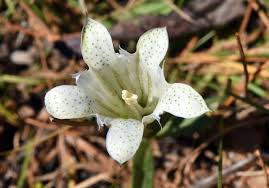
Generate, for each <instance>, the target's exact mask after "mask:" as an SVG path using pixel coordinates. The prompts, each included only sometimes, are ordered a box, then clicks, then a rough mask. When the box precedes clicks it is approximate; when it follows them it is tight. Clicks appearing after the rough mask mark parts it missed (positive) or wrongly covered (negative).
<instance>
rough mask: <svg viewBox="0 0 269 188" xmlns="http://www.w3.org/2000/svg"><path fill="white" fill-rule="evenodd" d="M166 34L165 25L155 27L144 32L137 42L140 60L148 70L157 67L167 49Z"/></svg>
mask: <svg viewBox="0 0 269 188" xmlns="http://www.w3.org/2000/svg"><path fill="white" fill-rule="evenodd" d="M168 43H169V41H168V34H167V30H166V28H165V27H163V28H156V29H152V30H149V31H147V32H146V33H144V34H143V35H142V36H141V37H140V38H139V40H138V42H137V51H138V53H139V60H140V62H141V63H142V64H143V65H144V66H145V67H147V69H148V70H154V72H155V70H156V69H157V68H158V67H159V65H160V63H161V61H162V60H163V58H164V56H165V54H166V52H167V49H168Z"/></svg>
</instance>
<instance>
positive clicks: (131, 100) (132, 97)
mask: <svg viewBox="0 0 269 188" xmlns="http://www.w3.org/2000/svg"><path fill="white" fill-rule="evenodd" d="M121 97H122V99H123V100H124V101H125V103H126V104H128V105H132V104H136V103H137V99H138V96H137V95H136V94H133V93H131V92H129V91H127V90H122V92H121Z"/></svg>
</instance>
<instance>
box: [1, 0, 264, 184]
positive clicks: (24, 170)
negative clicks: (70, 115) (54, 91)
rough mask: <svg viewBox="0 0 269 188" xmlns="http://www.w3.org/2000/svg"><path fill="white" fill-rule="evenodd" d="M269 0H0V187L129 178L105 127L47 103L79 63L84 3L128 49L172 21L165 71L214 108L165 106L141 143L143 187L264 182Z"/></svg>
mask: <svg viewBox="0 0 269 188" xmlns="http://www.w3.org/2000/svg"><path fill="white" fill-rule="evenodd" d="M268 8H269V1H268V0H256V1H255V0H249V1H247V0H174V1H172V0H120V1H116V0H107V1H103V0H85V1H83V0H80V1H77V0H0V14H1V16H0V23H1V27H0V187H3V188H6V187H8V188H13V187H18V188H22V187H34V188H43V187H44V188H45V187H46V188H48V187H57V188H58V187H59V188H60V187H70V188H73V187H76V188H84V187H98V188H99V187H101V188H102V187H104V188H106V187H130V181H131V178H132V173H131V170H130V169H131V162H128V163H127V164H125V165H123V166H120V165H118V164H117V163H116V162H115V161H113V160H112V159H110V157H109V156H108V154H107V152H106V149H105V141H104V138H105V133H106V131H107V130H106V128H103V129H100V130H99V131H97V130H98V128H97V126H96V125H95V123H94V122H88V123H87V126H72V127H70V126H68V124H69V122H65V121H62V122H57V123H53V122H51V121H50V119H49V116H48V114H47V112H46V110H45V108H44V103H43V100H44V95H45V93H46V92H47V91H48V90H49V89H50V88H52V87H54V86H56V85H60V84H63V83H68V84H73V83H74V80H73V79H72V78H71V74H73V73H76V72H79V71H80V70H85V69H86V64H85V63H84V62H83V60H82V59H81V54H80V31H81V29H82V26H83V23H84V20H85V16H83V14H84V13H86V12H87V13H88V15H89V16H90V17H92V18H94V19H96V20H99V21H100V22H102V23H103V24H105V25H106V27H108V28H109V31H110V33H111V35H112V38H113V40H114V41H113V42H114V46H115V48H116V49H118V47H119V45H120V46H121V47H122V48H124V49H126V50H128V51H129V52H134V51H135V46H136V42H137V39H138V38H139V36H140V35H141V34H142V33H144V32H145V31H146V30H149V29H151V28H155V27H164V26H165V27H167V29H168V33H169V39H170V46H169V52H168V54H167V59H166V64H165V75H166V78H167V80H168V81H169V82H183V83H188V84H191V85H192V87H194V88H195V89H196V90H197V91H198V92H199V93H201V94H202V95H203V97H204V98H205V99H206V101H207V103H208V105H209V107H210V108H211V109H212V112H211V113H209V114H207V115H204V116H202V117H199V118H196V119H190V120H183V119H179V118H173V117H170V115H169V114H165V115H164V116H165V118H163V119H165V120H164V121H163V122H162V124H163V129H161V130H159V132H158V134H157V138H158V139H156V140H152V149H150V148H148V146H147V145H143V149H145V150H148V151H147V152H146V153H147V155H146V156H140V157H141V158H142V159H143V160H141V163H143V165H144V168H143V169H139V170H140V171H141V179H142V180H141V182H140V183H141V184H140V186H141V187H145V188H150V187H152V186H154V187H163V188H170V187H171V188H173V187H195V188H201V187H205V188H208V187H216V186H217V183H218V182H221V179H220V178H221V177H222V178H223V179H222V182H223V187H236V188H237V187H244V188H245V187H259V188H260V187H261V188H262V187H268V185H269V182H268V177H267V170H268V167H267V165H268V160H269V153H268V152H269V144H268V143H269V142H268V140H269V117H268V114H269V95H268V91H269V37H268V36H269V35H268V33H269V19H268V10H269V9H268ZM158 128H159V127H158ZM137 157H139V155H138V156H137ZM152 162H154V165H153V166H152V165H151V164H152ZM221 172H222V173H221ZM221 174H222V176H221ZM219 187H220V186H219Z"/></svg>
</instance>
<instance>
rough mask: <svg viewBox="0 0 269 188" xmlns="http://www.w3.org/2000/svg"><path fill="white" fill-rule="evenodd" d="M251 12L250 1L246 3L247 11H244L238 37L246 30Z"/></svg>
mask: <svg viewBox="0 0 269 188" xmlns="http://www.w3.org/2000/svg"><path fill="white" fill-rule="evenodd" d="M251 12H252V5H251V1H250V2H249V3H248V6H247V9H246V11H245V14H244V18H243V21H242V22H241V25H240V29H239V34H240V35H242V34H243V33H244V31H245V30H246V28H247V25H248V22H249V19H250V16H251Z"/></svg>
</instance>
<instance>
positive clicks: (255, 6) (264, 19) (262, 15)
mask: <svg viewBox="0 0 269 188" xmlns="http://www.w3.org/2000/svg"><path fill="white" fill-rule="evenodd" d="M250 4H251V6H252V8H253V9H254V10H255V11H256V12H257V13H258V15H259V17H260V19H261V21H262V22H263V24H264V25H265V26H266V28H267V29H269V19H268V17H267V15H266V13H265V12H264V11H263V10H261V9H260V6H259V4H258V3H257V2H256V0H251V1H250Z"/></svg>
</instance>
